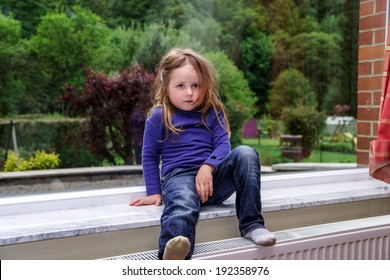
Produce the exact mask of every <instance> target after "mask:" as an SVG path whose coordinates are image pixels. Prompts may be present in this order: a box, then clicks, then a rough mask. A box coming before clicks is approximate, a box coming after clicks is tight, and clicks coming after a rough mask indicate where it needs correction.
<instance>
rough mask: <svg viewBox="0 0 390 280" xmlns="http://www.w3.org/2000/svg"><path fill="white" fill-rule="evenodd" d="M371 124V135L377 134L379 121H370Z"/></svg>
mask: <svg viewBox="0 0 390 280" xmlns="http://www.w3.org/2000/svg"><path fill="white" fill-rule="evenodd" d="M371 125H372V135H377V133H378V125H379V123H378V122H373V123H371Z"/></svg>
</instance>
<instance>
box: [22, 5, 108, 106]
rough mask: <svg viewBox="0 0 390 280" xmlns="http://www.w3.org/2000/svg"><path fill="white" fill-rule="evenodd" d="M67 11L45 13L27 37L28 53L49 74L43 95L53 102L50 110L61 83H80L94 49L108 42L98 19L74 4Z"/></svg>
mask: <svg viewBox="0 0 390 280" xmlns="http://www.w3.org/2000/svg"><path fill="white" fill-rule="evenodd" d="M70 12H71V13H70V14H65V13H57V12H51V13H49V14H47V15H45V16H44V17H43V18H42V21H41V23H40V24H39V26H38V30H37V35H35V36H33V37H32V38H31V40H30V51H31V53H32V54H33V55H35V56H36V57H37V59H38V61H39V62H40V63H41V64H42V65H43V67H44V68H45V70H46V71H47V73H48V75H49V76H50V80H51V88H50V91H49V92H48V93H47V94H48V96H50V99H51V100H52V101H53V103H52V104H51V106H52V110H55V107H53V106H54V105H55V103H54V102H55V101H56V100H57V97H59V96H60V95H61V94H62V93H63V86H64V85H65V83H72V84H74V85H78V86H79V85H81V84H82V83H83V80H84V78H83V74H84V71H85V69H86V68H87V67H88V66H89V65H90V64H91V62H92V61H93V59H94V56H95V55H96V50H97V49H99V47H101V46H102V45H106V44H108V32H109V30H108V28H107V27H106V26H105V24H104V22H103V21H102V20H101V18H99V17H98V16H96V15H94V14H92V13H91V12H89V11H87V10H84V9H82V8H80V7H77V6H76V7H74V8H73V10H72V11H70ZM57 109H58V108H57Z"/></svg>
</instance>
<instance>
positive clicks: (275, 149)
mask: <svg viewBox="0 0 390 280" xmlns="http://www.w3.org/2000/svg"><path fill="white" fill-rule="evenodd" d="M242 141H243V144H244V145H248V146H251V147H253V148H255V149H256V150H257V151H258V152H259V154H260V158H261V162H262V165H272V164H276V163H284V162H291V160H288V159H284V158H282V157H281V151H280V148H279V140H278V139H266V138H262V139H261V140H260V143H259V140H258V139H257V138H255V139H242ZM302 162H325V163H326V162H327V163H355V162H356V154H349V153H338V152H330V151H322V152H321V151H320V150H319V149H317V150H313V152H312V153H311V155H310V157H308V158H306V159H304V160H302Z"/></svg>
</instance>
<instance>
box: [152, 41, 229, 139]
mask: <svg viewBox="0 0 390 280" xmlns="http://www.w3.org/2000/svg"><path fill="white" fill-rule="evenodd" d="M187 63H189V64H191V65H192V66H193V67H194V68H195V71H196V72H197V74H198V77H199V81H200V84H201V91H202V92H201V98H200V103H199V105H198V110H199V112H200V113H201V115H202V122H203V124H204V125H205V126H206V118H207V116H206V113H207V111H208V110H209V109H210V108H211V109H212V110H213V112H214V114H215V115H216V117H217V119H218V122H219V124H220V125H221V126H222V127H223V128H224V129H225V130H226V132H227V133H228V135H229V137H230V124H229V121H228V118H227V115H226V110H225V106H224V105H223V103H222V101H221V98H220V95H219V86H218V80H217V76H216V70H215V68H214V66H213V65H212V64H211V62H210V61H208V60H207V59H206V58H204V57H203V56H202V55H200V54H199V53H197V52H196V51H194V50H192V49H179V48H174V49H171V50H170V51H168V52H167V53H166V54H165V55H164V56H163V58H162V59H161V61H160V63H159V65H158V70H157V77H156V79H155V82H154V90H155V99H154V103H153V107H152V109H151V110H150V112H152V110H153V109H154V108H156V107H161V109H162V111H163V124H164V127H165V129H166V137H168V132H172V133H174V134H175V135H178V132H180V131H182V130H181V129H180V128H177V127H175V126H174V125H173V124H172V115H173V113H174V112H175V107H174V106H173V104H172V103H171V102H170V100H169V96H168V85H169V79H170V73H171V72H172V71H173V70H175V69H177V68H180V67H182V66H184V65H186V64H187ZM218 111H220V112H221V113H222V117H223V119H224V120H225V124H226V127H224V126H223V124H222V122H221V120H220V119H219V117H218ZM206 127H207V126H206Z"/></svg>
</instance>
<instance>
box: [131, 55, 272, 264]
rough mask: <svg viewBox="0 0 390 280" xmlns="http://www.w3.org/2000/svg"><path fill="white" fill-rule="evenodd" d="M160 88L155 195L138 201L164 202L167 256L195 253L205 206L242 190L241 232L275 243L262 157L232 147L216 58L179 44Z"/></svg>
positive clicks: (150, 192)
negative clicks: (267, 216) (264, 203)
mask: <svg viewBox="0 0 390 280" xmlns="http://www.w3.org/2000/svg"><path fill="white" fill-rule="evenodd" d="M155 91H156V97H155V103H154V106H153V108H152V109H151V110H150V113H149V118H148V119H147V121H146V125H145V133H144V140H143V148H142V165H143V171H144V178H145V184H146V192H147V196H146V197H143V198H139V199H135V200H134V201H131V202H130V205H134V206H140V205H156V206H159V205H161V203H162V202H163V203H164V209H163V213H162V216H161V234H160V248H159V253H158V257H159V259H190V258H191V256H192V253H193V250H194V245H195V228H196V224H197V222H198V218H199V211H200V209H201V206H203V205H214V204H218V203H222V202H223V201H224V200H226V199H227V198H229V197H230V196H231V195H232V194H233V193H234V192H236V210H237V217H238V220H239V229H240V232H241V235H242V236H243V237H247V238H251V239H252V240H253V242H254V243H256V244H258V245H262V246H272V245H274V244H275V241H276V238H275V235H274V234H273V233H271V232H269V231H268V230H266V229H265V228H264V218H263V216H262V214H261V197H260V163H259V156H258V154H257V152H256V151H255V150H254V149H252V148H250V147H247V146H240V147H238V148H236V149H233V150H232V151H231V147H230V141H229V137H230V127H229V122H228V119H227V116H226V113H225V109H224V106H223V104H222V102H221V99H220V96H219V92H218V81H217V78H216V72H215V69H214V67H213V66H212V64H211V63H210V62H209V61H208V60H207V59H205V58H204V57H203V56H201V55H200V54H198V53H197V52H195V51H193V50H191V49H178V48H175V49H172V50H170V51H169V52H168V53H167V54H165V56H164V57H163V58H162V60H161V62H160V64H159V68H158V76H157V78H156V81H155ZM160 161H161V172H160V169H159V166H160ZM160 174H161V176H160Z"/></svg>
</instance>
